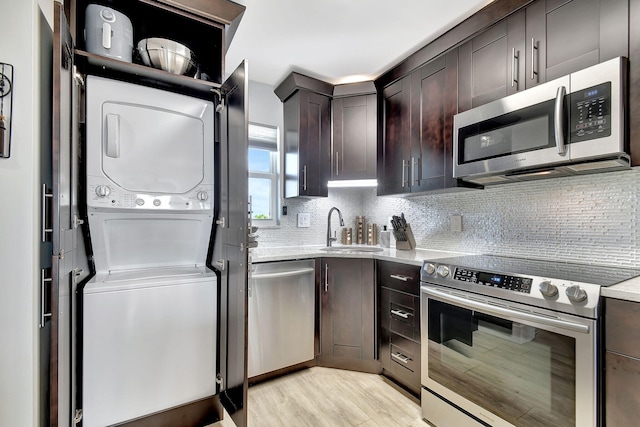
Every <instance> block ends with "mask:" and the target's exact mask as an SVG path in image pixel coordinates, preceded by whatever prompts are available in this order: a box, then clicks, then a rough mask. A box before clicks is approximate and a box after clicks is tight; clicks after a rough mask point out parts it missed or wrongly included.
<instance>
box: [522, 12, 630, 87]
mask: <svg viewBox="0 0 640 427" xmlns="http://www.w3.org/2000/svg"><path fill="white" fill-rule="evenodd" d="M628 16H629V3H628V0H569V1H568V0H538V1H536V2H534V3H532V4H531V5H530V6H528V7H527V8H526V28H527V31H526V41H525V42H526V50H527V55H526V70H525V78H526V87H532V86H535V85H536V84H538V83H543V82H546V81H551V80H553V79H556V78H558V77H562V76H564V75H567V74H569V73H572V72H574V71H578V70H581V69H583V68H586V67H589V66H591V65H595V64H598V63H600V62H604V61H606V60H608V59H611V58H615V57H617V56H629V23H628Z"/></svg>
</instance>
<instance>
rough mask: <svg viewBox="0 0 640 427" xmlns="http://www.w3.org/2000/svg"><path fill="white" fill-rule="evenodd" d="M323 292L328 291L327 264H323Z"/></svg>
mask: <svg viewBox="0 0 640 427" xmlns="http://www.w3.org/2000/svg"><path fill="white" fill-rule="evenodd" d="M324 291H325V292H327V291H329V264H327V263H326V262H325V263H324Z"/></svg>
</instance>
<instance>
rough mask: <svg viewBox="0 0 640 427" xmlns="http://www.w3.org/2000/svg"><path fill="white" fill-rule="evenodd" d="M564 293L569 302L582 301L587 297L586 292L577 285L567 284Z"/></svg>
mask: <svg viewBox="0 0 640 427" xmlns="http://www.w3.org/2000/svg"><path fill="white" fill-rule="evenodd" d="M566 293H567V296H568V297H569V300H570V301H571V302H582V301H585V300H586V299H587V293H586V292H585V290H584V289H582V288H581V287H580V286H578V285H573V286H569V287H568V288H567V290H566Z"/></svg>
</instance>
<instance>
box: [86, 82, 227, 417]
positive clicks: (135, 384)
mask: <svg viewBox="0 0 640 427" xmlns="http://www.w3.org/2000/svg"><path fill="white" fill-rule="evenodd" d="M213 123H214V108H213V104H212V103H211V102H209V101H205V100H201V99H198V98H192V97H188V96H184V95H180V94H176V93H171V92H166V91H162V90H158V89H154V88H148V87H144V86H139V85H133V84H130V83H124V82H120V81H116V80H110V79H105V78H101V77H95V76H88V77H87V81H86V129H87V131H86V140H87V145H86V156H85V158H86V167H87V210H88V220H89V230H90V237H91V245H92V248H93V255H94V262H95V267H96V275H95V277H93V278H92V279H91V281H90V282H89V283H88V284H86V285H85V286H84V288H83V307H82V330H83V340H82V349H83V354H82V410H83V425H84V426H85V427H94V426H106V425H112V424H116V423H121V422H125V421H127V420H131V419H134V418H138V417H143V416H145V415H148V414H152V413H155V412H158V411H162V410H165V409H169V408H172V407H175V406H178V405H182V404H186V403H189V402H193V401H196V400H199V399H202V398H206V397H209V396H212V395H214V394H215V390H216V385H215V377H216V362H217V359H216V354H217V348H216V347H217V335H216V328H217V324H216V322H217V306H218V303H217V295H218V289H217V282H216V277H215V274H214V273H213V272H212V271H210V270H209V269H208V268H207V267H206V265H205V262H206V255H207V250H208V247H209V240H210V236H211V229H212V222H213V207H214V206H213V200H214V194H213V191H214V187H213V184H214V181H213V177H214V158H213V143H214V134H213Z"/></svg>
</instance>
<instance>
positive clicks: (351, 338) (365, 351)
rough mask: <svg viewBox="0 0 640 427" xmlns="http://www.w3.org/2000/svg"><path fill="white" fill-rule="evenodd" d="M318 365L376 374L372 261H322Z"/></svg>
mask: <svg viewBox="0 0 640 427" xmlns="http://www.w3.org/2000/svg"><path fill="white" fill-rule="evenodd" d="M320 281H321V282H320V300H321V304H320V311H321V313H320V355H319V356H318V358H317V361H318V365H320V366H331V367H341V368H350V369H354V370H364V371H376V365H377V362H376V361H375V358H376V354H375V349H376V346H375V329H376V328H375V278H374V266H373V260H371V259H350V258H349V259H347V258H323V259H322V261H321V274H320Z"/></svg>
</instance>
